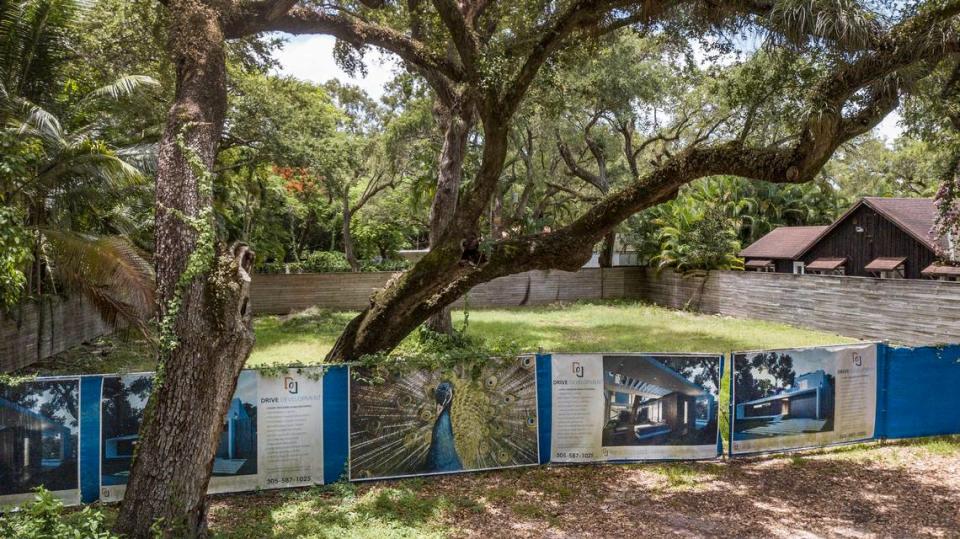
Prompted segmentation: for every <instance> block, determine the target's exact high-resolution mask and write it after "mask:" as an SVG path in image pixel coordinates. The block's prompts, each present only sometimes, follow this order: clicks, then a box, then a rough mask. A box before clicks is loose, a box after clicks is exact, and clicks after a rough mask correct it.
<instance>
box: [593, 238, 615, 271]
mask: <svg viewBox="0 0 960 539" xmlns="http://www.w3.org/2000/svg"><path fill="white" fill-rule="evenodd" d="M616 250H617V233H616V232H610V233H608V234H607V235H606V236H604V237H603V245H602V246H601V247H600V256H599V260H598V264H599V265H600V267H601V268H609V267H613V254H614V252H615V251H616Z"/></svg>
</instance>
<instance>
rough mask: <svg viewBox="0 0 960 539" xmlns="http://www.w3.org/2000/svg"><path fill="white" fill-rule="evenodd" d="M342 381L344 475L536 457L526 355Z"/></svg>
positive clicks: (453, 468) (513, 462)
mask: <svg viewBox="0 0 960 539" xmlns="http://www.w3.org/2000/svg"><path fill="white" fill-rule="evenodd" d="M363 378H365V377H363V376H361V377H360V378H357V377H354V378H352V379H351V385H350V403H351V413H350V423H351V426H350V475H351V477H352V478H356V479H362V478H374V477H390V476H398V475H409V474H417V473H448V472H457V471H462V470H476V469H483V468H494V467H505V466H518V465H523V464H536V463H537V430H536V425H537V416H536V380H535V374H534V360H533V358H532V357H521V358H511V359H508V360H491V361H490V362H488V363H485V364H483V365H482V366H479V367H478V366H474V367H472V368H471V367H460V368H454V369H450V370H447V371H444V372H439V371H436V372H429V371H414V372H410V373H403V374H394V375H392V376H390V377H388V378H387V380H386V382H385V383H381V384H368V383H364V382H363V381H362V379H363Z"/></svg>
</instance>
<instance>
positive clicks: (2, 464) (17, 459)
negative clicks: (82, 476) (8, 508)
mask: <svg viewBox="0 0 960 539" xmlns="http://www.w3.org/2000/svg"><path fill="white" fill-rule="evenodd" d="M0 456H2V458H0V483H2V486H0V492H5V491H6V489H7V488H10V487H14V486H15V485H26V484H30V483H31V482H32V480H33V479H34V478H35V477H39V476H41V474H43V473H44V472H48V471H51V470H55V469H56V468H59V467H60V466H61V465H63V464H64V463H65V462H66V461H68V460H75V459H76V455H75V454H74V449H73V443H72V439H71V432H70V428H69V427H67V426H65V425H63V424H61V423H60V422H59V421H57V420H55V419H52V418H49V417H47V416H45V415H43V414H41V413H38V412H35V411H33V410H31V409H29V408H26V407H24V406H21V405H19V404H17V403H15V402H12V401H9V400H6V399H2V398H0Z"/></svg>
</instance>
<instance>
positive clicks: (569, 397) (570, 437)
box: [550, 354, 723, 462]
mask: <svg viewBox="0 0 960 539" xmlns="http://www.w3.org/2000/svg"><path fill="white" fill-rule="evenodd" d="M551 361H552V365H551V370H552V373H553V376H552V378H553V421H552V439H553V441H552V450H551V458H550V460H551V461H552V462H591V461H616V460H643V459H706V458H716V457H717V455H718V453H719V452H718V449H717V446H718V441H719V438H718V436H719V428H718V414H717V411H718V407H717V399H718V397H719V390H720V375H721V372H722V370H723V357H722V356H719V355H700V354H553V356H552V359H551Z"/></svg>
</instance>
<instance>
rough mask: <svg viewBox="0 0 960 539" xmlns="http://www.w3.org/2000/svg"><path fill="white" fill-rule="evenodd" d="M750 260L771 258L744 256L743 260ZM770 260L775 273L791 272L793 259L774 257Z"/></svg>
mask: <svg viewBox="0 0 960 539" xmlns="http://www.w3.org/2000/svg"><path fill="white" fill-rule="evenodd" d="M751 260H771V259H769V258H745V259H744V262H749V261H751ZM772 260H773V266H774V271H776V272H777V273H793V260H790V259H788V258H774V259H772ZM751 271H752V270H751Z"/></svg>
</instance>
